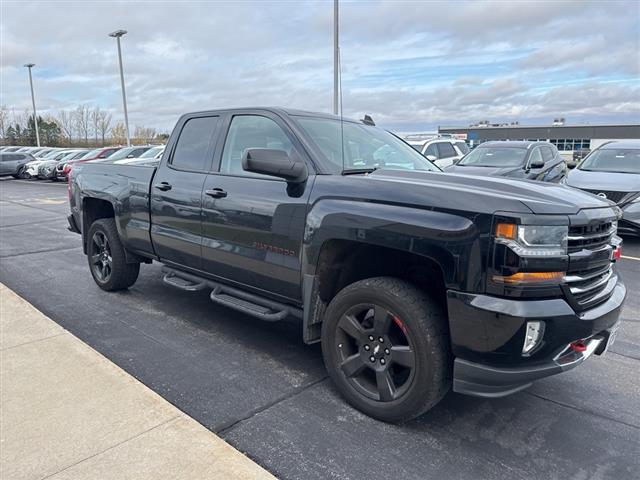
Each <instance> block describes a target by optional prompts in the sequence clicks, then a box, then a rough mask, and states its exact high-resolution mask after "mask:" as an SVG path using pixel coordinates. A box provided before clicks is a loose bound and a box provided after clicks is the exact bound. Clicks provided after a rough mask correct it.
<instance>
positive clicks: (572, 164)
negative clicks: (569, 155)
mask: <svg viewBox="0 0 640 480" xmlns="http://www.w3.org/2000/svg"><path fill="white" fill-rule="evenodd" d="M577 165H578V163H577V162H576V161H575V160H569V161H567V168H568V169H569V170H573V169H574V168H576V166H577Z"/></svg>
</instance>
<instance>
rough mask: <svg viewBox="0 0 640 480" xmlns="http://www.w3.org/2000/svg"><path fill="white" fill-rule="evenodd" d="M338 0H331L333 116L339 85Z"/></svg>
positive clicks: (336, 111) (335, 109)
mask: <svg viewBox="0 0 640 480" xmlns="http://www.w3.org/2000/svg"><path fill="white" fill-rule="evenodd" d="M338 10H339V8H338V0H333V114H334V115H338V95H339V93H338V89H339V88H340V83H339V75H340V71H339V65H340V61H339V55H340V50H339V48H340V47H339V42H338V30H339V26H338Z"/></svg>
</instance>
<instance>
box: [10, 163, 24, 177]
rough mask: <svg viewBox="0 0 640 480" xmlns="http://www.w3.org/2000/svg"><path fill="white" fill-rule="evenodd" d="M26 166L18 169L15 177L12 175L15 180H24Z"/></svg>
mask: <svg viewBox="0 0 640 480" xmlns="http://www.w3.org/2000/svg"><path fill="white" fill-rule="evenodd" d="M24 170H25V169H24V165H23V166H21V167H20V168H18V171H17V172H16V173H14V174H13V175H11V176H12V177H13V178H15V179H16V180H19V179H21V178H24V176H25V171H24Z"/></svg>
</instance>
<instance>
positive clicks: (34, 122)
mask: <svg viewBox="0 0 640 480" xmlns="http://www.w3.org/2000/svg"><path fill="white" fill-rule="evenodd" d="M24 66H25V67H26V68H28V69H29V85H30V87H31V104H32V105H33V124H34V125H35V128H36V143H37V145H38V147H39V146H40V132H38V115H37V113H36V97H35V96H34V95H33V77H32V76H31V69H32V68H33V67H35V66H36V64H35V63H25V64H24Z"/></svg>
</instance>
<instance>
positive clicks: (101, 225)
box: [87, 218, 140, 292]
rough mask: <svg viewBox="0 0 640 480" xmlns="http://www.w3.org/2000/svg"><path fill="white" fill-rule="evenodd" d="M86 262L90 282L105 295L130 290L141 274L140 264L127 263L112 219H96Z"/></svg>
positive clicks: (88, 244) (90, 236)
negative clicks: (103, 291) (87, 263)
mask: <svg viewBox="0 0 640 480" xmlns="http://www.w3.org/2000/svg"><path fill="white" fill-rule="evenodd" d="M105 241H106V244H105V243H104V242H105ZM101 245H104V248H103V247H102V246H101ZM87 261H88V262H89V270H90V271H91V275H92V276H93V280H94V281H95V282H96V284H97V285H98V286H99V287H100V288H101V289H103V290H106V291H108V292H111V291H114V290H123V289H125V288H129V287H130V286H131V285H133V284H134V283H136V280H137V279H138V274H139V273H140V264H139V263H127V262H126V258H125V254H124V247H123V246H122V242H121V241H120V236H119V235H118V230H117V228H116V222H115V220H114V219H113V218H101V219H99V220H96V221H95V222H93V224H92V225H91V228H89V233H88V234H87Z"/></svg>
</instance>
